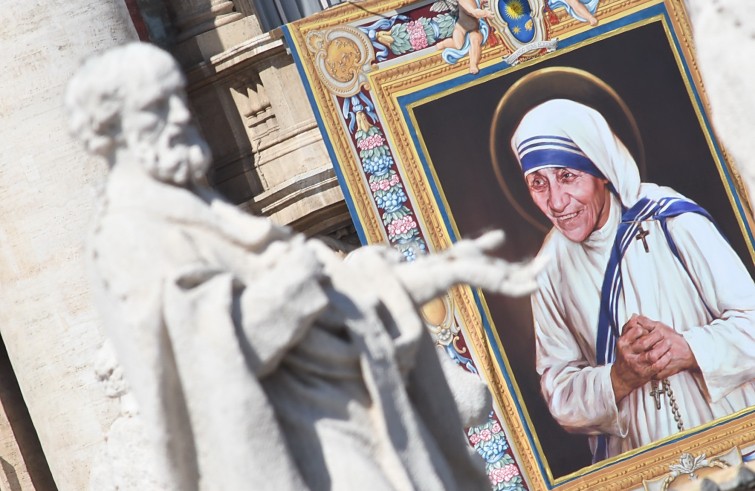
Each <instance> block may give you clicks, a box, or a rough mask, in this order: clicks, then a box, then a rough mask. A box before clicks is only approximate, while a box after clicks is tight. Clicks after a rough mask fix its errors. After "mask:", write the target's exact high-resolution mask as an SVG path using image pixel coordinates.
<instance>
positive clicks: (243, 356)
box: [66, 44, 541, 491]
mask: <svg viewBox="0 0 755 491" xmlns="http://www.w3.org/2000/svg"><path fill="white" fill-rule="evenodd" d="M66 103H67V107H68V111H69V114H70V117H71V129H72V133H73V134H74V135H75V136H76V137H78V138H79V139H80V140H81V141H82V142H83V143H84V145H85V146H86V148H87V149H88V151H89V152H91V153H93V154H97V155H100V156H102V157H104V158H105V159H106V160H107V162H108V164H109V166H110V174H109V178H108V181H107V184H106V186H105V188H104V190H103V193H102V197H101V210H100V212H99V213H98V216H97V218H96V223H95V228H94V231H93V235H92V237H91V240H90V245H89V252H88V254H89V259H90V262H91V264H92V266H93V267H92V271H93V278H94V291H95V294H96V296H97V298H96V301H97V305H98V307H99V310H100V312H101V314H102V316H103V318H104V322H105V326H106V329H107V330H108V333H109V337H110V340H111V342H112V344H113V347H114V349H115V352H116V354H117V358H118V361H119V363H120V365H121V366H122V368H123V372H124V375H125V378H126V380H127V382H128V384H129V386H130V390H131V391H133V395H134V399H135V401H136V405H137V406H138V411H139V412H140V413H141V416H142V417H143V421H144V426H145V428H146V430H145V431H146V435H147V436H148V438H149V440H150V442H151V445H152V450H153V451H154V455H155V456H156V457H155V461H154V465H153V467H154V469H155V471H154V473H153V475H152V477H151V478H150V484H149V485H150V486H154V485H155V483H161V484H160V486H161V487H163V488H164V489H178V490H182V491H183V490H199V489H201V490H205V489H207V490H209V489H221V490H238V489H336V490H352V489H363V490H364V489H375V490H385V489H397V490H399V489H404V490H409V489H427V490H437V489H446V490H454V489H460V490H471V489H484V488H486V487H487V486H488V484H487V482H486V477H485V475H484V473H483V470H482V462H481V461H478V460H477V459H476V458H475V457H474V456H473V455H472V453H471V451H470V449H469V447H468V446H467V445H466V442H465V441H464V435H463V430H462V428H463V427H464V426H465V425H470V424H473V423H475V422H478V421H480V420H481V419H482V418H484V416H485V412H486V410H487V409H488V408H489V399H488V397H487V396H486V391H485V390H484V387H483V386H482V385H481V384H480V383H479V382H477V380H476V379H475V378H474V377H472V376H471V375H468V374H464V372H462V371H461V370H460V369H458V368H457V367H455V366H452V365H450V364H449V363H447V362H443V363H442V362H441V361H440V360H439V358H438V356H437V354H438V352H437V351H436V349H435V348H434V347H433V344H432V342H431V340H430V338H429V335H428V333H427V332H426V330H425V327H424V325H423V322H422V321H421V319H420V317H419V315H418V313H417V306H418V305H421V304H423V303H424V302H426V301H428V300H430V299H432V298H434V297H436V296H438V295H440V294H442V293H443V292H445V291H446V290H447V289H448V288H449V287H451V286H452V285H454V284H457V283H462V282H463V283H470V284H472V285H475V286H479V287H481V288H485V289H488V290H491V291H493V292H498V293H506V294H524V293H527V292H529V291H530V290H531V289H533V287H534V286H535V284H534V275H535V274H536V272H537V271H538V269H539V268H540V266H541V264H540V262H538V261H536V262H532V263H529V264H509V263H506V262H504V261H502V260H500V259H497V258H494V257H493V256H491V255H489V251H490V250H492V249H493V248H495V247H497V246H499V245H500V243H501V241H502V240H503V235H502V233H500V232H493V233H488V234H485V235H483V236H482V237H480V238H479V239H476V240H464V241H461V242H459V243H457V244H456V245H455V246H454V247H452V248H450V249H448V250H446V251H443V252H441V253H439V254H436V255H430V256H428V257H424V258H420V259H418V260H417V261H415V262H412V263H405V262H402V261H401V255H400V254H399V253H398V252H396V251H394V250H392V249H390V248H387V247H374V246H370V247H364V248H362V249H359V250H358V251H356V252H354V253H352V254H351V255H350V258H349V260H348V261H343V260H341V258H340V257H339V256H338V255H337V254H335V253H333V252H332V251H331V250H330V249H328V248H327V247H326V246H325V245H324V244H323V243H321V242H319V241H317V240H307V239H306V238H305V237H303V236H302V235H299V234H296V233H293V232H292V231H291V230H289V229H287V228H283V227H279V226H276V225H273V224H272V223H271V222H270V221H268V220H266V219H263V218H259V217H254V216H250V215H247V214H244V213H242V212H240V211H239V210H238V209H237V208H235V207H234V206H232V205H230V204H229V203H227V202H225V201H224V200H223V199H222V198H221V197H220V196H218V195H217V194H215V193H214V192H213V191H211V190H210V189H208V188H206V187H203V186H202V185H200V184H199V183H198V180H199V178H200V177H202V176H203V175H204V173H205V171H206V170H207V168H208V165H209V162H210V156H209V151H208V148H207V145H206V143H205V142H204V141H203V140H202V138H201V137H200V135H199V134H198V132H197V130H196V129H195V127H194V126H193V125H192V124H191V120H190V113H189V111H188V109H187V105H186V99H185V95H184V80H183V77H182V75H181V73H180V71H179V68H178V66H177V64H176V63H175V61H174V60H173V59H172V58H171V57H170V56H169V55H167V54H166V53H165V52H163V51H161V50H159V49H158V48H155V47H153V46H150V45H147V44H131V45H127V46H125V47H120V48H117V49H114V50H112V51H109V52H107V53H105V54H104V55H101V56H99V57H96V58H93V59H90V60H89V61H88V62H86V63H85V64H84V66H83V67H82V68H81V70H80V71H79V72H78V73H77V74H76V75H75V77H74V78H73V79H72V80H71V82H70V84H69V87H68V91H67V95H66ZM449 365H450V366H449ZM444 372H447V373H448V374H449V375H450V378H449V380H451V384H452V385H453V386H458V387H460V388H461V390H462V391H466V394H465V395H464V396H463V397H459V394H458V393H457V394H456V395H457V398H459V399H461V400H464V402H465V405H464V407H463V408H462V410H461V411H460V410H459V408H458V407H457V405H456V404H455V402H454V398H453V392H454V391H452V390H451V389H450V388H449V384H448V382H447V378H446V377H445V376H444ZM459 379H464V380H462V381H461V382H460V383H458V384H457V383H454V381H456V380H459ZM133 486H134V487H135V488H137V487H139V483H134V484H133Z"/></svg>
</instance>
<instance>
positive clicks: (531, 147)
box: [516, 135, 606, 179]
mask: <svg viewBox="0 0 755 491" xmlns="http://www.w3.org/2000/svg"><path fill="white" fill-rule="evenodd" d="M516 153H517V157H518V158H519V163H520V164H521V166H522V171H523V172H524V175H525V176H526V175H527V174H529V173H531V172H535V171H537V170H540V169H545V168H547V167H569V168H570V169H576V170H579V171H582V172H586V173H588V174H590V175H592V176H595V177H598V178H601V179H605V178H606V177H605V176H604V175H603V173H602V172H600V170H599V169H598V168H597V167H596V166H595V164H593V163H592V160H590V158H589V157H588V156H587V155H585V153H584V152H583V151H582V149H581V148H579V147H578V146H577V144H576V143H574V141H572V140H571V138H569V137H567V136H556V135H539V136H532V137H530V138H527V139H525V140H522V141H521V142H520V143H519V144H518V145H517V147H516Z"/></svg>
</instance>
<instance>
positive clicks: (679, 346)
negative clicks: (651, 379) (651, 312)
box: [637, 315, 699, 380]
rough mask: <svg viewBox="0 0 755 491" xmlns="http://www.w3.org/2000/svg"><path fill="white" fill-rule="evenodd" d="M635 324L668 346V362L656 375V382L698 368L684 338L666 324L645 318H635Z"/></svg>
mask: <svg viewBox="0 0 755 491" xmlns="http://www.w3.org/2000/svg"><path fill="white" fill-rule="evenodd" d="M637 323H638V324H639V325H640V326H641V327H643V328H644V329H646V330H647V331H650V332H652V333H653V334H654V335H656V336H660V337H661V338H662V339H663V342H664V343H666V344H667V345H668V346H669V351H668V352H669V355H670V361H669V363H668V364H667V365H666V366H665V367H664V368H663V370H661V371H660V372H658V373H657V374H656V376H655V378H656V380H662V379H664V378H668V377H670V376H672V375H676V374H677V373H679V372H683V371H685V370H696V369H698V368H699V367H698V365H697V359H695V355H694V353H692V349H690V347H689V344H688V343H687V340H686V339H684V336H682V335H681V334H679V333H678V332H676V331H675V330H673V329H672V328H671V327H669V326H667V325H666V324H664V323H662V322H658V321H654V320H652V319H649V318H647V317H645V316H641V315H640V316H637Z"/></svg>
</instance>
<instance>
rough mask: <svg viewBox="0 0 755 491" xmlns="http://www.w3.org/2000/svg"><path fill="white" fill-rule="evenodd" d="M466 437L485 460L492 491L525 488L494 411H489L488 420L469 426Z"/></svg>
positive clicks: (510, 490)
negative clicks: (482, 423)
mask: <svg viewBox="0 0 755 491" xmlns="http://www.w3.org/2000/svg"><path fill="white" fill-rule="evenodd" d="M467 438H468V439H469V443H470V444H471V445H472V447H473V448H474V449H475V451H476V452H477V453H478V454H480V456H481V457H482V458H483V459H484V460H485V471H486V473H487V475H488V479H490V484H491V485H492V489H493V490H494V491H523V490H526V489H527V487H526V485H525V484H524V480H523V479H522V472H521V470H520V469H519V465H518V464H517V462H516V460H515V459H514V456H513V455H512V453H511V447H510V446H509V443H508V440H507V438H506V435H505V434H504V432H503V428H502V427H501V423H500V422H499V421H498V418H496V416H495V414H494V413H490V420H489V421H488V422H487V423H485V424H484V425H480V426H475V427H472V428H469V430H467Z"/></svg>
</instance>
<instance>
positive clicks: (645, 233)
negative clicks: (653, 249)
mask: <svg viewBox="0 0 755 491" xmlns="http://www.w3.org/2000/svg"><path fill="white" fill-rule="evenodd" d="M648 235H650V231H649V230H645V229H644V228H642V225H640V230H638V231H637V235H636V236H635V237H634V238H635V240H641V241H642V247H644V248H645V252H650V247H648V241H647V239H646V237H647V236H648Z"/></svg>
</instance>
